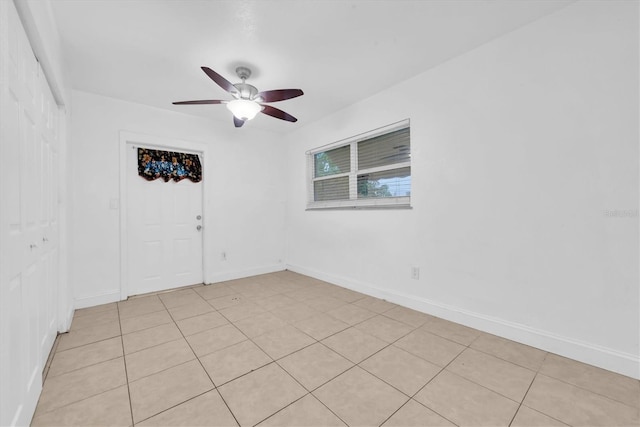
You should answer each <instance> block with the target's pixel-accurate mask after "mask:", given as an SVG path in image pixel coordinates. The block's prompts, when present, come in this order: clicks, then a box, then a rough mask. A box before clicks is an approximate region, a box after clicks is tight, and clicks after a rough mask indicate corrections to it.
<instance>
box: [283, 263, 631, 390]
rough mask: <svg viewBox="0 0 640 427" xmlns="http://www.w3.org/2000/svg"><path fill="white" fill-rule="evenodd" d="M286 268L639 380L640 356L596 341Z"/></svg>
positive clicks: (351, 281)
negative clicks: (597, 343) (594, 342)
mask: <svg viewBox="0 0 640 427" xmlns="http://www.w3.org/2000/svg"><path fill="white" fill-rule="evenodd" d="M286 268H287V270H291V271H293V272H296V273H300V274H304V275H305V276H310V277H314V278H316V279H319V280H324V281H325V282H329V283H333V284H335V285H338V286H342V287H344V288H348V289H351V290H354V291H357V292H361V293H363V294H366V295H370V296H373V297H376V298H381V299H385V300H387V301H389V302H393V303H395V304H399V305H402V306H404V307H408V308H411V309H414V310H418V311H421V312H423V313H427V314H430V315H433V316H436V317H440V318H442V319H446V320H450V321H452V322H456V323H459V324H462V325H465V326H468V327H471V328H474V329H478V330H481V331H483V332H488V333H490V334H494V335H498V336H501V337H503V338H507V339H510V340H512V341H516V342H519V343H522V344H526V345H529V346H532V347H536V348H539V349H541V350H544V351H548V352H550V353H555V354H559V355H561V356H564V357H568V358H570V359H574V360H578V361H580V362H583V363H587V364H590V365H593V366H597V367H599V368H602V369H606V370H609V371H613V372H617V373H619V374H622V375H626V376H629V377H632V378H636V379H640V356H638V355H633V354H629V353H624V352H620V351H617V350H614V349H611V348H606V347H602V346H599V345H596V344H592V343H588V342H584V341H580V340H576V339H573V338H569V337H564V336H560V335H557V334H554V333H552V332H548V331H544V330H540V329H536V328H531V327H529V326H526V325H522V324H519V323H515V322H510V321H507V320H504V319H499V318H496V317H492V316H487V315H484V314H479V313H475V312H472V311H468V310H463V309H460V308H458V307H454V306H450V305H447V304H442V303H439V302H437V301H431V300H428V299H425V298H420V297H416V296H414V295H409V294H405V293H401V292H391V291H389V290H387V289H381V288H378V287H375V286H371V285H370V284H367V283H363V282H360V281H357V280H353V279H349V278H345V277H339V276H334V275H330V274H326V273H323V272H319V271H316V270H313V269H309V268H305V267H301V266H298V265H290V264H287V265H286Z"/></svg>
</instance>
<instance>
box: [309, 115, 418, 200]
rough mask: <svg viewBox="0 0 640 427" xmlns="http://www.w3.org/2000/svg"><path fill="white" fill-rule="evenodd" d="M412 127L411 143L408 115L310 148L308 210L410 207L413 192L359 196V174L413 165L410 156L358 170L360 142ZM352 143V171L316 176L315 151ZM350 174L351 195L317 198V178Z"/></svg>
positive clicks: (348, 175) (324, 150)
mask: <svg viewBox="0 0 640 427" xmlns="http://www.w3.org/2000/svg"><path fill="white" fill-rule="evenodd" d="M402 129H409V144H411V123H410V120H409V119H405V120H402V121H399V122H396V123H392V124H390V125H387V126H383V127H380V128H377V129H374V130H371V131H369V132H365V133H361V134H359V135H355V136H352V137H349V138H346V139H343V140H340V141H336V142H334V143H331V144H327V145H324V146H322V147H317V148H314V149H311V150H309V151H307V152H306V153H305V154H306V157H307V210H321V209H389V208H392V209H411V195H409V196H394V197H370V198H358V175H363V174H368V173H375V172H383V171H390V170H395V169H402V168H409V169H411V160H409V161H407V162H402V163H392V164H389V165H384V166H377V167H372V168H367V169H361V170H358V143H359V142H361V141H365V140H368V139H372V138H375V137H377V136H381V135H385V134H388V133H391V132H394V131H398V130H402ZM344 146H350V149H349V150H350V151H349V154H350V160H351V167H350V170H349V172H342V173H337V174H332V175H325V176H320V177H315V169H316V165H315V155H316V154H319V153H323V152H326V151H329V150H333V149H336V148H340V147H344ZM345 176H346V177H349V199H342V200H324V201H316V200H315V192H314V184H315V182H317V181H323V180H327V179H334V178H340V177H345ZM410 176H411V174H410Z"/></svg>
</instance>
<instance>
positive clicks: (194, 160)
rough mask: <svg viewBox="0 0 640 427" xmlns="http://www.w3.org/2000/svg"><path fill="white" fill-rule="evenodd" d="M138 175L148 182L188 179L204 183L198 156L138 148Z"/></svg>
mask: <svg viewBox="0 0 640 427" xmlns="http://www.w3.org/2000/svg"><path fill="white" fill-rule="evenodd" d="M138 175H140V176H141V177H143V178H144V179H146V180H149V181H153V180H154V179H158V178H162V179H164V181H165V182H167V181H169V180H171V179H173V180H174V181H182V180H183V179H185V178H187V179H190V180H191V181H193V182H200V181H202V166H201V165H200V158H199V157H198V155H197V154H187V153H178V152H175V151H162V150H149V149H147V148H138Z"/></svg>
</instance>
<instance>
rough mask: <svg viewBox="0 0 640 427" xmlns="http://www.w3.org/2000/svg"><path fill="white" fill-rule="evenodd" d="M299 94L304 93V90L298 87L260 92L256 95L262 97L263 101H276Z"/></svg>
mask: <svg viewBox="0 0 640 427" xmlns="http://www.w3.org/2000/svg"><path fill="white" fill-rule="evenodd" d="M301 95H304V92H303V91H301V90H300V89H278V90H267V91H264V92H260V93H259V94H258V95H257V96H258V97H260V98H262V101H263V102H276V101H284V100H285V99H291V98H295V97H297V96H301Z"/></svg>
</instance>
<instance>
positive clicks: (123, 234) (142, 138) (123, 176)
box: [119, 131, 213, 301]
mask: <svg viewBox="0 0 640 427" xmlns="http://www.w3.org/2000/svg"><path fill="white" fill-rule="evenodd" d="M133 144H139V145H144V146H145V147H151V148H157V149H161V150H165V149H168V150H172V149H173V150H176V151H179V150H186V151H189V152H195V153H198V154H200V155H201V156H202V159H201V163H202V177H203V179H202V216H203V222H202V224H203V233H202V278H203V281H204V283H208V281H207V278H208V277H210V274H211V272H210V271H209V266H208V265H207V263H206V262H205V260H206V259H209V258H210V253H209V249H208V248H209V245H208V244H207V243H208V241H209V238H210V236H209V232H208V228H209V227H207V218H209V216H210V215H209V212H208V209H209V197H208V196H207V195H208V194H211V191H212V188H210V186H211V185H213V181H212V180H211V177H210V176H209V168H208V161H207V159H208V156H207V154H208V147H207V144H203V143H201V142H193V141H185V140H181V139H173V138H164V137H159V136H154V135H147V134H142V133H136V132H129V131H120V195H119V197H120V300H121V301H122V300H125V299H127V297H128V296H129V279H128V277H129V276H128V273H129V265H128V261H129V259H128V248H127V149H128V148H129V147H131V145H133Z"/></svg>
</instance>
